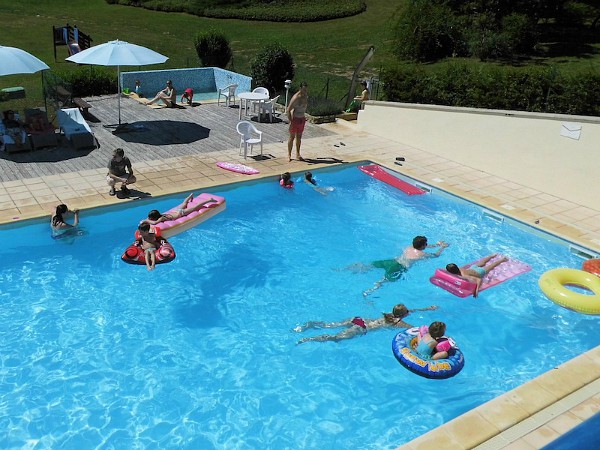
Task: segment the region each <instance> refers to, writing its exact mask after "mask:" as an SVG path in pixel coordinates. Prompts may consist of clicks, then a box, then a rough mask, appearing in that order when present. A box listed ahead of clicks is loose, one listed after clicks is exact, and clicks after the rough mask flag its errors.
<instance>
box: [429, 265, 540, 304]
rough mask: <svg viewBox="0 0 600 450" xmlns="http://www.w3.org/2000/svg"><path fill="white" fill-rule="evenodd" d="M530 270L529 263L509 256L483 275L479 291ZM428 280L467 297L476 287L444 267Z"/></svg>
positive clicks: (452, 292) (466, 266)
mask: <svg viewBox="0 0 600 450" xmlns="http://www.w3.org/2000/svg"><path fill="white" fill-rule="evenodd" d="M499 258H502V255H497V256H496V257H494V258H493V259H492V260H491V261H490V262H489V263H492V262H494V261H496V260H498V259H499ZM479 261H481V259H478V260H477V261H473V262H472V263H469V264H466V265H464V266H462V268H463V269H466V268H469V267H471V266H472V265H473V264H477V263H478V262H479ZM489 263H488V264H489ZM530 270H531V266H530V265H528V264H525V263H524V262H521V261H518V260H516V259H510V258H509V259H508V261H506V262H503V263H502V264H500V265H499V266H497V267H495V268H494V269H492V270H491V271H490V272H489V273H488V274H486V275H485V276H484V277H483V282H482V283H481V287H480V288H479V292H481V291H485V290H486V289H488V288H491V287H492V286H496V285H497V284H500V283H503V282H504V281H506V280H510V279H511V278H513V277H516V276H517V275H521V274H522V273H526V272H529V271H530ZM429 281H431V282H432V283H433V284H435V285H436V286H439V287H441V288H442V289H445V290H447V291H448V292H450V293H451V294H454V295H456V296H457V297H462V298H464V297H468V296H469V295H473V293H474V292H475V288H476V287H477V285H476V284H475V283H473V282H471V281H467V280H465V279H464V278H461V277H459V276H457V275H453V274H451V273H450V272H447V271H446V270H444V269H436V271H435V274H434V275H433V276H432V277H431V278H430V279H429Z"/></svg>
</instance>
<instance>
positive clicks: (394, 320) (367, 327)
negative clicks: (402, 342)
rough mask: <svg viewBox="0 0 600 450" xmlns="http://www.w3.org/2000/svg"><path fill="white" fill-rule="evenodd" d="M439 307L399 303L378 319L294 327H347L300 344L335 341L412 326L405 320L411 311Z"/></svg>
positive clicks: (355, 318)
mask: <svg viewBox="0 0 600 450" xmlns="http://www.w3.org/2000/svg"><path fill="white" fill-rule="evenodd" d="M434 309H438V307H437V306H429V307H427V308H417V309H408V308H407V307H406V306H405V305H403V304H402V303H399V304H397V305H396V306H394V308H393V309H392V312H391V313H383V316H382V317H379V318H377V319H363V318H361V317H353V318H352V319H345V320H342V321H341V322H306V323H305V324H304V325H299V326H297V327H296V328H294V331H297V332H302V331H305V330H309V329H311V328H340V327H346V329H345V330H342V331H340V332H339V333H337V334H322V335H320V336H313V337H308V338H302V339H300V340H299V341H298V344H303V343H304V342H310V341H314V342H324V341H333V342H338V341H341V340H344V339H352V338H353V337H356V336H362V335H363V334H366V333H367V331H371V330H377V329H380V328H394V327H398V328H412V325H410V324H408V323H406V322H404V320H402V319H404V318H405V317H406V316H408V315H409V314H410V313H411V312H415V311H433V310H434Z"/></svg>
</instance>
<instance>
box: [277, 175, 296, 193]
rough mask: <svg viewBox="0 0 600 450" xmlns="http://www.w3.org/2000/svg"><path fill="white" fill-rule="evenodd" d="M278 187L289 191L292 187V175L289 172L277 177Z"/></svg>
mask: <svg viewBox="0 0 600 450" xmlns="http://www.w3.org/2000/svg"><path fill="white" fill-rule="evenodd" d="M279 186H281V187H284V188H286V189H291V188H293V187H294V182H293V181H292V175H291V174H290V173H289V172H284V173H282V174H281V175H280V176H279Z"/></svg>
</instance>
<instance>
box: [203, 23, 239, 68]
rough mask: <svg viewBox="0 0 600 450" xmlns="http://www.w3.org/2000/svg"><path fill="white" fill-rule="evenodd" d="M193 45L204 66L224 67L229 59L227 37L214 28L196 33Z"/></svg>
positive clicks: (229, 48)
mask: <svg viewBox="0 0 600 450" xmlns="http://www.w3.org/2000/svg"><path fill="white" fill-rule="evenodd" d="M194 47H196V53H197V54H198V58H200V62H201V63H202V66H204V67H220V68H221V69H224V68H226V67H227V64H229V61H230V60H231V56H232V52H231V47H230V46H229V39H227V37H226V36H225V35H224V34H222V33H220V32H218V31H216V30H214V29H210V30H208V31H205V32H203V33H198V34H197V35H196V38H195V39H194Z"/></svg>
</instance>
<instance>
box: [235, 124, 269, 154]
mask: <svg viewBox="0 0 600 450" xmlns="http://www.w3.org/2000/svg"><path fill="white" fill-rule="evenodd" d="M236 129H237V132H238V133H239V135H240V136H241V139H240V155H241V154H242V146H243V147H244V159H246V158H247V157H248V145H250V153H252V149H253V148H254V144H260V154H261V155H262V153H263V142H262V131H258V130H257V129H256V127H255V126H254V125H252V124H251V123H250V122H248V121H247V120H242V121H241V122H240V123H238V124H237V127H236ZM254 136H258V137H254Z"/></svg>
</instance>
